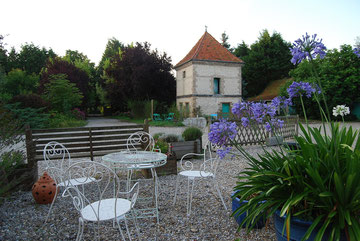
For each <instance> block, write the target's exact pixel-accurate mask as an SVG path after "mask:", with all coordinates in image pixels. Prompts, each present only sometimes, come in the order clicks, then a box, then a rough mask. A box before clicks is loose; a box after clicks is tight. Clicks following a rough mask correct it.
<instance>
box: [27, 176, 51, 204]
mask: <svg viewBox="0 0 360 241" xmlns="http://www.w3.org/2000/svg"><path fill="white" fill-rule="evenodd" d="M55 193H56V183H55V181H54V179H52V178H51V177H50V176H49V175H48V174H47V172H44V174H43V175H42V176H41V177H40V178H39V180H38V181H37V182H36V183H35V184H34V185H33V187H32V195H33V197H34V199H35V201H36V202H37V203H39V204H48V203H51V202H52V201H53V199H54V197H55Z"/></svg>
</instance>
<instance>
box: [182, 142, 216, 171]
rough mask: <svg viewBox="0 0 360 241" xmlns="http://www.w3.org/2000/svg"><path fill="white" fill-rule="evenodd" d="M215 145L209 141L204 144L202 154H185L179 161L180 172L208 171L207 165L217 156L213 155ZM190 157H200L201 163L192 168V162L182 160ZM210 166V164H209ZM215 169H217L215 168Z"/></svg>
mask: <svg viewBox="0 0 360 241" xmlns="http://www.w3.org/2000/svg"><path fill="white" fill-rule="evenodd" d="M217 148H218V147H217V145H215V144H213V143H211V142H210V141H208V142H207V143H206V144H205V148H204V151H203V153H201V154H198V153H187V154H185V155H184V156H183V157H182V158H181V159H180V167H181V169H182V170H188V171H189V170H200V169H204V168H206V169H208V168H207V167H208V165H209V163H212V162H213V161H214V160H213V159H215V158H216V157H217V155H216V153H215V151H216V149H217ZM187 155H190V156H193V157H201V158H202V159H203V162H202V163H201V164H200V166H199V165H197V167H194V161H191V160H184V157H185V156H187ZM208 160H211V162H208ZM211 166H212V164H211ZM216 168H217V167H216Z"/></svg>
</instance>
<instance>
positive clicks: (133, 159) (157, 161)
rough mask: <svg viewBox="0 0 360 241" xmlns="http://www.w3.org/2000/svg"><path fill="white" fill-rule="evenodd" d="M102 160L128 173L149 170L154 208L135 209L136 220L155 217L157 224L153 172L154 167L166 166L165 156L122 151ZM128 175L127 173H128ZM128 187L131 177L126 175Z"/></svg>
mask: <svg viewBox="0 0 360 241" xmlns="http://www.w3.org/2000/svg"><path fill="white" fill-rule="evenodd" d="M102 160H103V161H105V162H108V163H111V164H113V166H114V168H115V169H124V170H128V171H130V173H131V172H132V171H133V170H141V169H151V172H152V174H153V179H154V195H155V208H146V209H136V213H137V215H136V216H137V218H151V217H156V219H157V222H158V223H159V208H158V190H159V187H158V180H157V174H156V171H155V168H156V167H160V166H163V165H165V164H166V160H167V156H166V155H165V154H163V153H160V152H152V151H124V152H115V153H111V154H107V155H105V156H103V157H102ZM128 174H129V172H128ZM127 178H128V180H127V183H128V187H127V188H129V186H130V183H131V175H128V177H127Z"/></svg>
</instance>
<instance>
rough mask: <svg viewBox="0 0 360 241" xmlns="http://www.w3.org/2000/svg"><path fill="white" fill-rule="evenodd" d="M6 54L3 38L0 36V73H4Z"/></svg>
mask: <svg viewBox="0 0 360 241" xmlns="http://www.w3.org/2000/svg"><path fill="white" fill-rule="evenodd" d="M6 62H7V53H6V49H5V44H4V36H3V35H1V34H0V73H2V72H4V71H5V66H6Z"/></svg>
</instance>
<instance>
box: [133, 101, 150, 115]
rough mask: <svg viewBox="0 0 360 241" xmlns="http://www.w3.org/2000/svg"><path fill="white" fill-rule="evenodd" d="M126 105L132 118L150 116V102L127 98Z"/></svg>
mask: <svg viewBox="0 0 360 241" xmlns="http://www.w3.org/2000/svg"><path fill="white" fill-rule="evenodd" d="M127 106H128V108H129V110H130V112H131V114H132V116H133V117H134V118H149V117H151V102H150V101H142V100H129V101H128V102H127Z"/></svg>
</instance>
